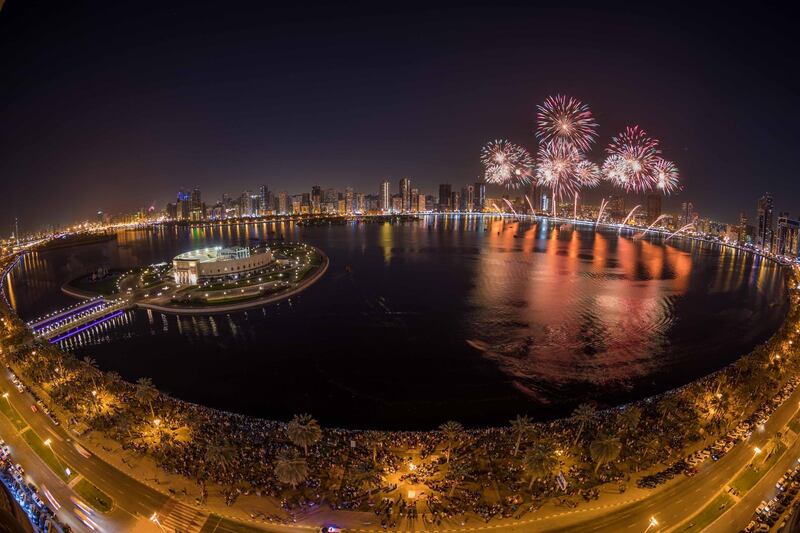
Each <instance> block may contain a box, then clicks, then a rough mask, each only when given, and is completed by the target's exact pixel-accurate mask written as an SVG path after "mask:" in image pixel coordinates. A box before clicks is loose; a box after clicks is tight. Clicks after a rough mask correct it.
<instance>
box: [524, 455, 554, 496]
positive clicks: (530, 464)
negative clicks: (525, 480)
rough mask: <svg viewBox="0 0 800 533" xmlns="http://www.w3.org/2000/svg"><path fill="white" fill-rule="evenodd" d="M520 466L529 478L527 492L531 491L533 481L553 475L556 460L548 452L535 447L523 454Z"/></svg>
mask: <svg viewBox="0 0 800 533" xmlns="http://www.w3.org/2000/svg"><path fill="white" fill-rule="evenodd" d="M522 466H523V467H524V468H525V472H527V473H528V475H529V476H530V478H531V480H530V483H529V484H528V490H531V489H532V488H533V482H534V481H536V480H537V479H546V478H547V476H549V475H551V474H552V473H553V471H554V470H555V469H556V467H557V466H558V460H557V459H556V458H555V456H554V455H553V452H551V451H550V450H548V449H546V448H543V447H541V446H536V447H534V448H530V449H529V450H528V451H527V452H525V457H523V459H522Z"/></svg>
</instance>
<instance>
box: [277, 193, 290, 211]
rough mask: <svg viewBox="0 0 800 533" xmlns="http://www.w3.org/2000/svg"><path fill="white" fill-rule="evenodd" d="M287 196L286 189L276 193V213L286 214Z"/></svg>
mask: <svg viewBox="0 0 800 533" xmlns="http://www.w3.org/2000/svg"><path fill="white" fill-rule="evenodd" d="M288 197H289V195H288V194H286V191H281V192H279V193H278V214H279V215H286V214H288V213H289V212H288V207H289V206H288Z"/></svg>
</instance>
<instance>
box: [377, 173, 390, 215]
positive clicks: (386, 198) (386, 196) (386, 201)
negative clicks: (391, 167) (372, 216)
mask: <svg viewBox="0 0 800 533" xmlns="http://www.w3.org/2000/svg"><path fill="white" fill-rule="evenodd" d="M390 186H391V185H390V184H389V180H384V181H383V182H382V183H381V192H380V197H381V211H383V212H384V213H388V212H389V211H390V210H391V209H392V195H391V193H390V192H389V187H390Z"/></svg>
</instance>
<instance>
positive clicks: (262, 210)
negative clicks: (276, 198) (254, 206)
mask: <svg viewBox="0 0 800 533" xmlns="http://www.w3.org/2000/svg"><path fill="white" fill-rule="evenodd" d="M269 197H270V194H269V187H267V186H266V185H262V186H261V187H259V188H258V214H259V215H261V216H264V215H267V214H269V212H270V211H272V206H271V205H270V201H269Z"/></svg>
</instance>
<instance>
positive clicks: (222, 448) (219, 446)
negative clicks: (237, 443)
mask: <svg viewBox="0 0 800 533" xmlns="http://www.w3.org/2000/svg"><path fill="white" fill-rule="evenodd" d="M233 453H234V448H233V446H231V445H230V443H228V442H227V441H220V442H209V443H207V444H206V453H205V457H204V458H205V460H206V461H208V462H211V463H216V464H218V465H219V466H221V467H222V471H223V472H224V473H225V474H227V473H228V467H229V466H230V464H231V462H232V461H233Z"/></svg>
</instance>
